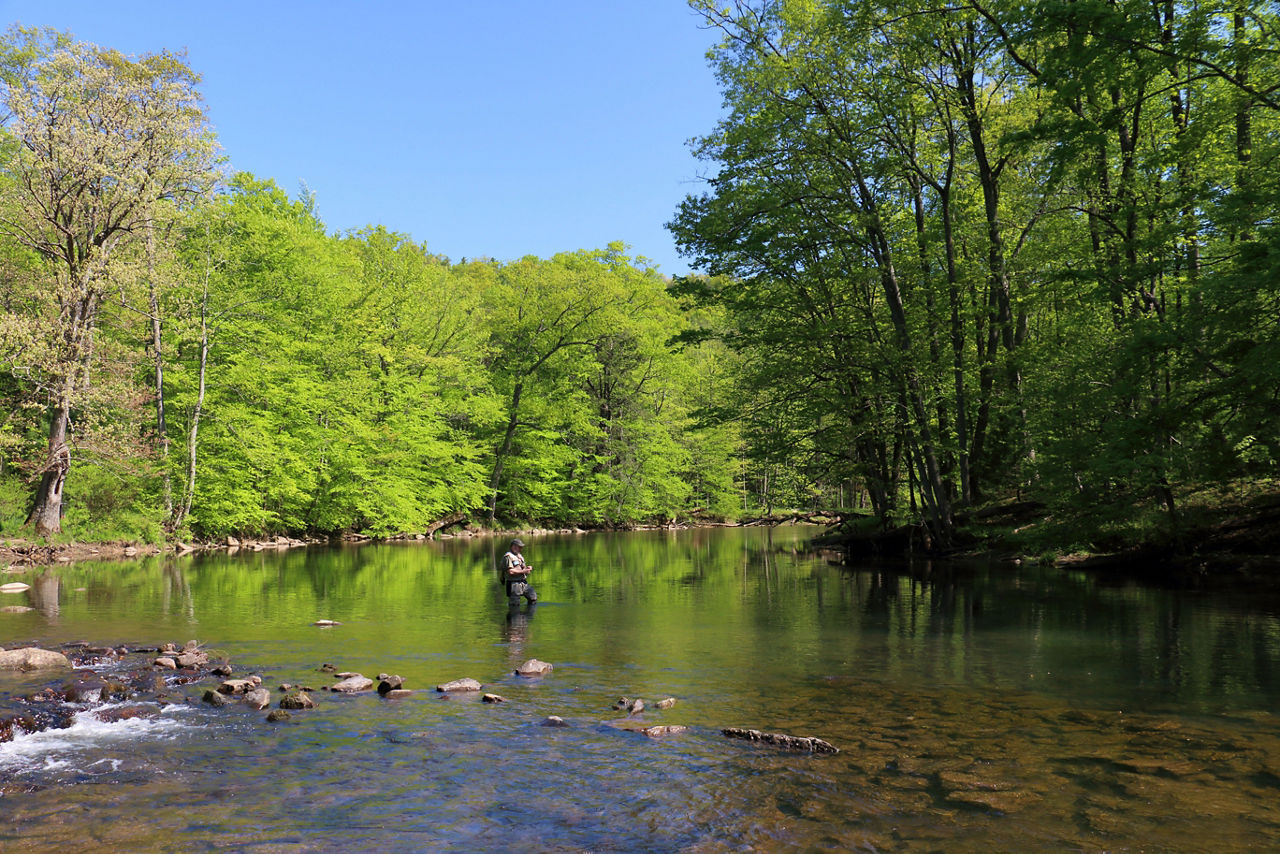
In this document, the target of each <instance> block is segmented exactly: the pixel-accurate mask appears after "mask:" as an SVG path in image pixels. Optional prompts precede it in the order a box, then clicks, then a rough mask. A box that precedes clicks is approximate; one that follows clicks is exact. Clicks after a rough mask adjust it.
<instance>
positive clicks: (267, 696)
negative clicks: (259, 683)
mask: <svg viewBox="0 0 1280 854" xmlns="http://www.w3.org/2000/svg"><path fill="white" fill-rule="evenodd" d="M244 702H245V705H247V706H248V707H249V708H251V709H265V708H266V707H267V706H269V705H271V692H270V691H268V690H267V689H266V688H254V689H253V690H252V691H249V692H247V693H246V694H245V695H244Z"/></svg>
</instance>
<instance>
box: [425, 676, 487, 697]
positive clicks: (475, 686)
mask: <svg viewBox="0 0 1280 854" xmlns="http://www.w3.org/2000/svg"><path fill="white" fill-rule="evenodd" d="M483 687H484V686H483V685H481V684H480V683H479V682H477V681H476V680H474V679H470V678H467V679H455V680H453V681H452V682H445V683H444V684H443V685H437V686H436V690H437V691H440V692H441V693H444V694H448V693H451V692H453V691H479V690H480V689H481V688H483Z"/></svg>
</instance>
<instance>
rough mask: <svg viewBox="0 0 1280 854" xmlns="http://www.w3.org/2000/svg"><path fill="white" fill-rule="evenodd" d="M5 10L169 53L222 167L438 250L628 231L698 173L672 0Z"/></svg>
mask: <svg viewBox="0 0 1280 854" xmlns="http://www.w3.org/2000/svg"><path fill="white" fill-rule="evenodd" d="M0 10H2V11H3V15H4V18H5V20H6V22H7V23H9V24H12V23H18V22H20V23H22V24H23V25H25V26H50V27H54V28H56V29H60V30H68V31H70V32H71V33H73V34H74V35H75V36H76V37H77V38H79V39H81V40H84V41H90V42H94V43H97V44H99V45H103V46H109V47H114V48H117V49H119V50H121V51H122V52H125V53H130V54H139V53H146V52H150V51H155V50H159V49H170V50H178V49H185V50H186V51H187V58H188V61H189V63H190V64H191V66H192V67H193V68H194V69H195V70H196V71H198V72H199V73H200V74H202V75H203V77H204V83H203V87H202V88H203V92H204V96H205V99H206V101H207V103H208V107H209V114H210V117H211V119H212V121H213V124H214V126H215V127H216V128H217V131H218V136H219V140H220V142H221V144H222V147H223V149H224V152H225V154H226V156H227V157H228V159H229V160H230V162H231V165H232V167H233V168H235V169H241V170H247V171H249V172H253V173H254V174H256V175H258V176H259V177H264V178H265V177H270V178H274V179H275V180H276V182H277V183H279V184H280V185H281V186H282V187H283V188H284V189H285V190H287V191H288V192H290V193H292V194H296V193H297V191H298V186H299V181H306V182H307V185H308V186H309V187H310V188H311V189H312V190H313V191H314V192H315V193H316V197H317V206H318V208H319V211H320V215H321V216H322V217H323V219H324V221H325V223H326V225H327V226H328V227H329V229H330V230H331V231H345V230H347V229H353V228H360V227H362V226H364V225H367V224H370V223H381V224H383V225H386V226H387V227H388V228H390V229H393V230H395V231H402V232H405V233H407V234H409V235H410V236H412V237H413V238H414V239H415V240H419V241H423V240H425V241H426V242H427V245H428V248H429V249H430V250H431V251H433V252H437V253H441V254H444V255H448V256H449V257H450V258H453V259H454V260H458V259H460V258H462V257H468V258H472V257H477V256H489V257H493V258H498V259H502V260H508V259H512V258H518V257H520V256H522V255H529V254H532V255H539V256H544V257H545V256H549V255H552V254H554V253H556V252H559V251H565V250H574V249H590V248H597V247H602V246H604V245H605V244H607V243H608V242H610V241H613V240H622V241H624V242H626V243H627V244H629V245H630V246H631V247H632V249H631V251H632V254H634V255H642V256H645V257H647V258H649V259H651V260H652V261H653V262H654V263H656V264H657V265H658V267H659V269H660V270H661V271H662V272H664V273H667V274H669V275H670V274H678V273H684V272H687V270H688V265H687V264H686V262H685V261H684V259H681V258H679V257H678V256H677V255H676V251H675V246H674V244H673V242H672V240H671V237H670V235H669V234H668V233H667V231H666V229H665V228H664V227H663V224H664V223H665V222H667V221H668V220H670V219H671V218H672V216H673V215H674V213H675V209H676V206H677V204H678V203H679V202H680V200H681V199H683V198H684V196H685V195H686V194H687V193H690V192H701V190H702V184H701V183H700V181H699V180H698V176H699V175H700V174H704V173H705V172H706V171H707V168H706V167H705V166H703V165H700V164H699V163H698V162H697V161H695V160H694V159H693V157H692V155H690V153H689V150H688V147H687V146H686V144H685V143H686V141H687V140H688V139H689V138H690V137H693V136H696V135H699V134H703V133H706V132H708V131H710V130H711V129H712V127H713V126H714V123H715V121H716V119H717V117H718V116H719V114H720V96H719V93H718V91H717V88H716V83H715V79H714V76H713V75H712V73H711V70H710V69H709V68H708V66H707V63H706V59H705V53H706V50H707V48H708V47H709V46H710V45H711V44H712V43H713V42H714V41H715V38H714V35H713V33H712V32H710V31H708V30H704V29H701V28H700V26H699V20H698V19H697V17H696V16H695V15H694V14H693V13H692V12H691V11H690V10H689V9H688V7H687V6H686V5H685V3H684V1H683V0H542V2H528V0H524V2H518V1H517V0H502V1H501V2H499V0H488V1H487V2H481V0H475V2H447V0H421V2H410V0H402V2H394V3H392V2H363V3H357V2H351V1H350V0H348V2H344V3H339V2H311V3H308V2H300V0H288V2H286V1H285V0H257V2H252V3H250V2H240V0H234V2H228V0H217V2H185V0H163V2H161V0H154V2H135V1H134V0H118V2H103V0H96V2H81V0H67V2H61V1H60V0H12V2H9V0H0Z"/></svg>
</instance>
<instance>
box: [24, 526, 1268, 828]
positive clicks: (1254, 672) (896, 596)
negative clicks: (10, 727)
mask: <svg viewBox="0 0 1280 854" xmlns="http://www.w3.org/2000/svg"><path fill="white" fill-rule="evenodd" d="M811 533H812V530H811V529H804V528H780V529H777V530H775V531H772V532H770V531H766V530H760V529H751V530H725V529H703V530H692V531H681V532H674V533H672V532H652V533H631V534H616V535H613V534H593V535H585V536H548V537H542V538H532V537H527V538H526V539H527V540H528V542H529V546H528V548H527V549H526V556H527V557H528V558H529V561H530V563H532V564H533V565H534V566H535V570H536V571H535V573H534V580H535V582H536V586H537V588H538V590H539V594H540V596H541V597H542V600H543V601H542V602H541V603H540V604H538V605H537V606H536V608H535V609H534V610H532V611H530V610H528V609H527V608H521V609H518V610H517V611H515V612H512V611H510V610H509V608H508V606H507V604H506V602H505V600H504V599H503V598H502V596H501V595H500V592H499V590H498V588H497V585H496V581H495V579H496V574H495V571H494V569H493V566H494V561H495V559H496V557H497V554H496V552H497V551H500V548H495V546H498V545H499V544H498V543H495V542H494V541H492V540H487V539H474V540H463V539H454V540H446V541H442V542H437V543H402V544H387V545H367V546H363V547H350V548H333V549H319V548H312V549H306V550H291V551H282V552H274V551H263V552H251V553H246V554H239V555H226V554H210V555H198V556H193V557H187V558H182V559H175V558H173V557H168V558H163V559H152V560H148V561H139V562H135V563H127V564H101V565H90V564H78V565H74V566H66V567H61V568H56V569H50V570H43V571H32V572H30V573H28V574H27V575H25V576H15V578H18V579H19V580H24V581H27V582H28V583H30V584H32V585H33V586H32V589H31V590H30V591H27V592H26V593H23V594H4V595H3V599H2V600H0V606H17V608H18V609H20V608H22V607H27V608H30V609H31V610H26V611H18V612H15V610H16V609H15V608H13V607H8V608H6V610H5V612H4V613H0V641H2V642H3V643H4V644H5V645H6V646H13V645H15V644H19V643H23V644H25V643H36V644H43V645H55V644H59V643H65V642H68V641H77V640H85V641H89V642H91V643H94V644H132V645H139V646H142V645H147V646H152V647H155V646H158V645H160V644H161V643H164V642H168V641H173V642H176V643H178V644H179V645H181V644H182V643H183V642H185V641H187V640H190V639H196V640H198V641H200V643H202V644H204V645H206V646H207V647H208V648H210V649H214V650H217V651H219V652H220V653H222V654H225V655H226V656H228V657H229V658H230V660H231V661H232V662H233V663H234V664H235V666H236V668H237V671H238V673H243V672H249V673H259V674H261V675H262V677H263V678H264V680H265V683H266V684H267V685H268V686H270V687H272V688H273V689H274V688H275V686H276V685H277V684H279V683H282V682H290V683H295V684H298V683H301V684H305V685H310V686H313V687H316V688H323V687H324V686H326V685H327V684H330V683H331V682H332V681H333V677H332V676H331V675H328V674H326V673H322V672H319V671H318V668H319V667H321V665H323V664H333V665H335V666H336V668H337V669H338V670H351V671H359V672H362V673H365V674H367V675H370V676H375V675H376V674H378V673H380V672H386V673H395V674H399V675H401V676H403V677H404V678H405V680H406V687H408V688H417V689H424V690H421V691H420V692H418V693H414V694H413V695H411V696H408V697H403V698H400V699H395V700H385V699H382V698H380V697H379V696H378V695H377V694H374V693H369V694H362V695H356V696H343V695H336V694H329V693H327V692H324V691H323V690H321V691H317V692H316V694H314V695H313V696H315V698H316V700H317V703H318V705H317V708H315V709H313V710H309V711H303V712H296V713H294V716H293V718H292V720H290V721H288V722H285V723H279V724H269V723H267V722H265V720H264V714H265V713H264V712H254V711H251V710H250V709H248V708H247V707H245V706H242V705H237V706H232V707H227V708H222V709H214V708H212V707H209V706H207V705H205V704H202V703H200V702H199V698H200V696H201V694H202V693H203V690H204V689H205V688H207V687H210V684H211V683H204V684H201V685H189V686H178V687H176V688H174V689H173V691H172V692H171V697H170V700H175V699H176V700H177V701H176V702H168V703H157V704H155V705H156V708H155V709H154V710H153V713H152V714H150V715H149V716H144V717H134V718H130V719H127V720H122V721H115V722H111V723H106V722H103V721H102V720H99V718H100V717H103V715H101V714H99V713H100V712H101V711H102V710H101V709H94V708H86V709H84V710H78V709H77V710H75V711H76V712H77V713H76V717H75V718H74V721H73V723H72V725H71V726H70V727H68V728H64V729H53V730H46V731H43V732H38V733H32V734H21V733H20V734H19V735H18V736H17V737H15V738H14V739H13V741H11V742H8V743H4V744H0V792H3V795H0V806H2V807H3V809H4V811H5V814H6V816H7V818H8V820H7V821H6V822H5V823H4V824H3V826H0V849H2V850H5V851H10V850H12V851H49V850H55V849H60V848H63V847H64V846H76V847H77V848H79V847H82V846H84V845H85V844H86V843H94V844H105V845H106V846H118V847H120V848H122V849H127V850H137V851H152V850H155V851H171V850H172V851H180V850H194V849H198V848H207V849H212V850H232V851H263V852H266V851H272V852H275V851H299V852H301V851H328V850H333V849H335V848H345V849H348V850H378V851H436V850H457V851H474V850H481V849H489V848H507V849H511V850H520V851H695V852H701V851H706V852H715V851H758V850H763V851H774V850H832V851H849V850H856V851H916V850H920V851H928V850H936V851H984V852H985V851H992V850H996V851H1034V850H1047V851H1060V850H1081V851H1103V850H1143V851H1215V852H1216V851H1233V850H1248V849H1255V850H1265V849H1276V848H1277V847H1280V719H1278V718H1277V715H1276V712H1277V709H1278V702H1280V608H1278V607H1277V603H1276V602H1275V600H1274V599H1268V598H1266V597H1262V596H1259V595H1256V594H1254V593H1253V592H1251V591H1235V592H1232V593H1229V594H1224V593H1218V594H1210V593H1204V592H1196V591H1188V590H1182V591H1170V590H1160V589H1152V588H1148V587H1142V586H1137V585H1133V584H1105V583H1102V582H1101V581H1100V580H1098V579H1097V578H1094V577H1092V576H1088V575H1084V574H1079V573H1068V572H1063V571H1059V570H1050V569H1037V568H1018V569H1014V568H1010V567H950V568H948V567H941V566H929V565H916V566H914V567H911V568H910V571H904V570H906V569H907V567H905V566H853V567H838V566H834V565H831V564H829V563H828V562H827V561H826V560H825V559H824V558H823V557H822V556H820V555H814V554H809V553H806V552H805V551H804V550H803V549H802V548H800V546H802V545H803V541H804V538H805V537H806V536H808V535H810V534H811ZM6 580H9V579H6ZM319 619H329V620H337V621H341V623H342V625H340V626H336V627H333V628H318V627H315V626H313V625H312V623H313V622H314V621H316V620H319ZM529 658H538V659H541V660H543V661H548V662H551V663H553V664H554V666H555V669H554V671H553V672H552V673H550V674H549V675H547V676H544V677H541V678H536V679H526V678H521V677H518V676H516V675H514V674H513V670H514V669H515V667H516V666H517V665H519V664H520V663H521V662H522V661H524V660H526V659H529ZM461 677H472V678H475V679H477V680H479V681H480V682H482V683H484V684H485V691H487V692H493V693H496V694H500V695H502V696H504V697H505V698H506V700H507V702H505V703H502V704H496V705H495V704H486V703H481V702H480V701H479V697H478V695H448V696H445V695H442V694H438V693H436V692H435V691H434V690H433V689H434V686H435V685H437V684H439V683H442V682H446V681H449V680H452V679H456V678H461ZM38 682H40V680H33V678H32V677H30V676H28V677H19V676H17V675H13V674H9V675H0V694H3V695H7V696H9V697H14V696H19V695H21V694H22V693H24V692H27V691H30V690H32V687H33V686H34V685H35V684H37V683H38ZM276 696H277V697H278V696H279V695H278V694H277V695H276ZM623 696H625V697H629V698H636V697H639V698H643V699H644V700H645V702H646V703H647V704H648V708H646V709H645V710H644V711H643V712H641V713H639V714H637V715H630V716H629V715H627V713H626V712H624V711H617V710H615V709H614V704H615V702H616V701H617V700H618V699H619V698H620V697H623ZM184 697H185V698H188V699H189V700H190V702H183V698H184ZM666 697H674V698H675V699H676V701H677V702H676V705H675V706H674V707H672V708H669V709H665V710H657V709H656V708H654V703H655V701H657V700H660V699H663V698H666ZM551 715H555V716H559V717H560V718H563V720H564V721H565V723H566V724H567V726H565V727H560V728H553V727H547V726H542V725H541V724H542V723H543V721H544V720H545V719H546V718H547V717H548V716H551ZM107 717H109V716H107ZM661 724H678V725H683V726H686V727H688V730H687V731H685V732H683V733H676V734H669V735H665V736H659V737H650V736H647V735H645V734H643V733H641V732H638V731H637V730H638V729H641V728H644V727H649V726H654V725H661ZM724 727H749V728H755V729H759V730H764V731H769V732H779V733H787V734H792V735H809V736H818V737H821V738H824V739H826V740H827V741H830V742H831V743H832V744H834V745H836V746H837V747H838V748H840V751H841V752H840V753H839V754H838V755H834V756H830V755H819V754H809V753H796V752H790V751H787V750H784V749H781V748H778V747H774V746H769V745H761V744H755V743H750V742H745V741H739V740H733V739H728V738H726V737H724V736H723V735H722V734H721V729H722V728H724Z"/></svg>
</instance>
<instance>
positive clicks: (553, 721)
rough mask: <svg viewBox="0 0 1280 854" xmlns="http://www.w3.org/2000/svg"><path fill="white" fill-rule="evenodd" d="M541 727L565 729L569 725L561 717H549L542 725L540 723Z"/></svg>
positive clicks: (544, 719)
mask: <svg viewBox="0 0 1280 854" xmlns="http://www.w3.org/2000/svg"><path fill="white" fill-rule="evenodd" d="M539 726H545V727H551V728H553V729H564V728H565V727H567V726H568V724H567V723H565V721H564V718H562V717H560V716H559V715H548V716H547V717H545V718H543V720H542V723H540V724H539Z"/></svg>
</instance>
